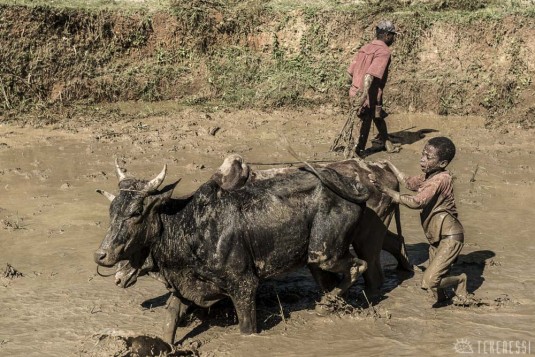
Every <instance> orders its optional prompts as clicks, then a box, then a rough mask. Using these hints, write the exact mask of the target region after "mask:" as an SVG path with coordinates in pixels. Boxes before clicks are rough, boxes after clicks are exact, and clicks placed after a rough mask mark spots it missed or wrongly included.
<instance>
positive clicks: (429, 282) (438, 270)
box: [422, 238, 464, 289]
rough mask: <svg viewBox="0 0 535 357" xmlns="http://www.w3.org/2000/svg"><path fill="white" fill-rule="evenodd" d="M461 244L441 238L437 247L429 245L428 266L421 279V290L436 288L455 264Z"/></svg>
mask: <svg viewBox="0 0 535 357" xmlns="http://www.w3.org/2000/svg"><path fill="white" fill-rule="evenodd" d="M463 245H464V244H463V243H462V242H460V241H458V240H455V239H453V238H443V239H441V240H440V241H439V243H438V246H435V245H432V244H431V245H429V266H428V267H427V269H426V270H425V272H424V276H423V278H422V289H431V288H437V287H438V285H439V284H440V280H442V278H443V277H445V276H446V274H448V272H449V270H450V268H451V266H452V264H453V263H454V262H455V260H456V259H457V257H458V256H459V253H461V249H463Z"/></svg>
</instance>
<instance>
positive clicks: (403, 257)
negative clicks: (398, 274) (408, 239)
mask: <svg viewBox="0 0 535 357" xmlns="http://www.w3.org/2000/svg"><path fill="white" fill-rule="evenodd" d="M394 219H395V220H396V233H397V235H398V237H397V239H398V244H399V255H400V256H399V258H398V259H397V260H398V269H403V270H406V271H414V269H413V266H412V264H411V263H410V261H409V255H408V254H407V248H406V247H405V238H404V237H403V234H402V232H401V214H400V210H399V203H396V204H395V207H394Z"/></svg>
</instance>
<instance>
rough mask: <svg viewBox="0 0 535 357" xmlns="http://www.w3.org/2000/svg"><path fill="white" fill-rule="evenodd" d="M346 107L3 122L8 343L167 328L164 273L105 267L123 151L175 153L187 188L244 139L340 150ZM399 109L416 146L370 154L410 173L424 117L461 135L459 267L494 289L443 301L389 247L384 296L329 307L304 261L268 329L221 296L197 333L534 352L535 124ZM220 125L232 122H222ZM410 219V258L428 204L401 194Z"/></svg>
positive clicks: (418, 252)
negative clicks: (157, 277)
mask: <svg viewBox="0 0 535 357" xmlns="http://www.w3.org/2000/svg"><path fill="white" fill-rule="evenodd" d="M344 120H345V118H344V117H343V116H342V115H340V114H337V113H336V112H333V111H331V110H328V109H325V110H323V111H319V112H315V113H312V112H291V111H283V112H273V113H261V112H245V111H243V112H232V113H223V112H215V113H209V114H205V113H201V112H196V111H183V112H179V113H176V114H173V115H169V116H167V117H154V118H148V119H142V120H141V119H140V120H130V121H121V122H117V123H96V124H91V123H89V124H87V125H86V126H85V127H84V128H82V129H80V128H77V129H73V128H70V127H69V125H68V124H67V125H64V126H63V128H61V129H59V128H46V129H29V128H19V127H14V126H5V125H4V126H0V220H1V222H0V270H1V271H2V272H3V269H4V267H5V266H6V265H7V264H8V263H9V264H10V265H11V266H13V267H14V268H15V269H16V270H18V271H19V272H21V273H22V274H23V276H22V277H18V278H13V279H8V278H4V277H2V278H0V355H2V356H78V355H88V356H89V355H91V356H107V355H113V354H114V352H113V351H111V350H109V349H106V347H105V346H104V345H105V341H104V339H103V338H102V336H106V335H110V334H112V333H114V334H128V333H130V334H138V335H139V334H149V335H159V334H160V333H161V320H162V318H163V316H164V312H165V307H164V305H165V298H166V295H165V294H166V290H165V289H164V287H163V285H162V284H160V283H158V282H157V281H154V280H151V279H150V278H142V279H140V280H139V282H138V283H137V284H136V285H135V286H134V287H132V288H129V289H126V290H124V289H119V288H117V287H115V286H114V284H113V278H108V279H104V278H101V277H98V276H96V273H95V264H94V263H93V258H92V254H93V251H94V250H95V249H96V248H97V247H98V245H99V243H100V241H101V239H102V238H103V237H104V234H105V231H106V228H107V223H108V201H107V200H106V199H105V198H103V197H102V196H100V195H98V194H96V193H95V189H97V188H100V189H105V190H107V191H109V192H115V190H116V185H117V181H116V178H115V175H114V170H113V160H114V158H115V157H119V159H121V160H123V159H124V160H125V162H126V163H125V166H126V167H127V168H128V169H129V171H130V172H131V173H132V174H133V175H135V176H136V177H142V178H150V177H152V176H154V175H155V174H156V173H158V172H159V171H160V170H161V167H162V165H163V164H164V163H167V164H168V165H169V172H168V181H169V182H170V181H171V180H173V179H177V178H179V177H181V178H182V181H181V183H180V185H179V187H178V188H177V190H176V192H175V195H180V194H184V193H187V192H190V191H191V190H194V189H195V188H196V187H198V186H199V184H200V183H201V182H203V181H204V180H206V179H207V178H208V177H209V176H210V175H211V173H212V172H213V171H214V170H215V169H216V168H217V167H218V166H219V164H220V163H221V161H222V160H223V158H224V157H225V156H226V155H227V154H228V153H231V152H236V153H240V154H242V155H243V156H244V157H245V158H246V160H248V161H250V162H256V163H261V162H264V163H265V162H268V163H269V162H286V161H293V160H294V159H293V158H292V157H291V156H290V155H288V154H287V153H286V152H285V151H284V144H283V141H282V140H281V139H280V138H281V137H283V136H285V137H287V138H288V140H289V141H290V142H291V143H292V146H293V147H294V148H295V150H296V151H297V152H298V153H300V154H301V155H302V156H303V157H304V158H306V159H310V160H313V159H316V160H320V159H333V158H336V156H335V155H334V154H332V153H328V147H329V146H330V144H331V141H332V139H333V138H334V137H335V135H336V134H337V132H338V130H339V129H340V128H341V126H342V125H343V123H344ZM388 120H389V129H390V131H391V132H394V133H396V132H397V135H398V136H399V137H400V140H401V141H402V147H403V150H402V151H401V152H400V153H399V154H393V155H388V154H385V153H377V154H374V155H372V156H371V157H370V158H369V159H370V160H376V159H382V158H389V159H390V160H392V161H393V162H395V163H397V164H398V166H399V167H400V168H401V169H402V170H404V171H405V172H406V173H412V174H417V173H418V172H419V171H418V170H419V169H418V157H419V153H420V152H421V150H422V148H423V145H424V143H425V138H422V136H424V135H422V132H421V131H420V132H419V131H418V130H421V129H432V130H436V132H430V133H427V134H425V136H426V137H432V136H435V135H448V136H450V137H451V138H452V139H453V140H454V142H455V143H456V144H457V147H458V154H457V157H456V158H455V160H454V162H453V163H452V164H451V165H450V169H451V171H452V172H453V173H454V176H455V189H456V197H457V201H458V208H459V211H460V214H461V220H462V222H463V224H464V226H465V228H466V236H467V243H466V245H465V248H464V249H463V252H462V255H461V257H460V259H459V262H458V264H457V265H456V267H455V271H456V272H460V271H464V272H466V273H467V274H468V276H469V279H470V283H469V290H470V291H472V292H474V293H475V294H476V296H477V297H478V298H481V299H482V302H483V303H484V304H483V305H482V306H479V307H470V308H459V307H454V306H452V305H447V306H442V307H439V308H433V307H432V306H431V305H432V301H431V299H430V298H429V297H428V296H427V295H426V294H425V293H424V292H423V291H422V290H421V289H420V288H419V283H420V279H421V273H419V272H417V273H415V274H414V276H406V275H402V274H400V273H398V272H396V271H395V269H394V268H395V264H394V262H393V260H392V258H391V257H389V256H388V255H387V254H386V253H385V254H384V255H383V266H384V269H385V274H386V277H387V282H386V284H385V287H384V289H383V296H382V297H375V298H373V297H370V299H371V302H372V305H373V308H372V309H365V310H363V311H361V313H359V314H354V313H347V314H336V315H333V316H331V317H327V318H321V317H318V316H316V315H315V314H314V313H313V306H314V300H315V299H316V298H317V291H316V290H315V285H314V283H313V282H312V280H311V278H310V276H309V274H308V273H307V272H306V271H304V270H303V271H298V272H295V273H293V274H291V275H289V276H287V277H283V278H280V279H277V280H273V281H269V282H266V283H265V284H264V285H263V286H262V287H261V289H260V294H259V295H260V296H259V310H260V311H259V321H260V329H261V332H260V333H259V334H257V335H254V336H241V335H240V334H239V333H238V330H237V325H236V321H235V315H234V312H233V310H232V307H231V306H230V305H229V304H228V302H227V303H225V302H222V303H220V304H218V305H217V306H214V307H213V308H212V309H211V310H210V311H209V312H204V313H203V312H196V313H195V314H194V315H193V316H192V317H191V318H190V319H189V320H188V324H187V326H185V327H182V328H180V329H179V332H178V339H179V340H181V342H182V343H183V345H184V346H189V347H190V348H192V349H195V350H197V351H198V353H199V354H201V355H208V356H210V355H214V356H215V355H217V356H220V355H228V356H250V355H257V356H293V355H300V356H301V355H310V356H323V355H337V356H352V355H356V354H357V353H359V354H362V353H364V354H365V355H368V354H376V355H384V354H387V353H394V354H398V355H409V354H410V355H423V354H433V355H448V356H450V355H454V354H455V353H456V350H455V347H457V349H458V350H460V349H463V348H464V349H465V350H467V349H468V347H471V348H472V351H473V352H475V353H478V352H479V353H484V352H487V353H496V352H502V354H506V353H507V352H513V353H514V352H517V351H518V352H528V348H530V349H531V352H532V353H535V333H534V332H533V330H534V328H533V326H534V325H535V318H534V317H533V315H534V313H535V306H534V297H535V296H534V295H535V293H534V288H533V285H534V283H535V278H534V273H535V268H533V266H532V265H531V262H532V256H533V255H534V254H535V242H534V240H533V237H532V235H533V232H534V231H535V223H533V222H534V221H533V218H532V217H533V216H535V208H534V206H533V202H534V198H535V190H534V181H535V164H534V162H535V160H534V159H535V144H534V143H533V142H532V140H531V137H532V135H533V132H528V133H524V132H521V131H519V130H511V131H510V132H509V133H506V134H503V133H497V132H488V131H486V130H484V129H482V120H481V119H479V118H453V117H448V118H445V117H434V116H428V115H392V116H391V117H389V119H388ZM214 128H219V129H218V130H217V131H216V133H215V135H211V134H210V132H211V131H212V132H213V129H214ZM429 131H431V130H429ZM255 167H256V168H264V167H265V166H260V165H257V166H255ZM476 168H477V172H476ZM474 172H475V175H474ZM471 181H473V182H471ZM402 219H403V231H404V235H405V237H406V241H407V245H408V249H409V254H410V257H411V260H412V261H413V263H415V264H422V263H424V262H425V260H426V259H427V245H426V244H425V239H424V236H423V233H422V231H421V228H420V226H419V217H418V213H417V212H415V211H410V210H408V209H402ZM278 299H280V300H281V304H280V305H279V303H278ZM365 299H366V298H365V297H364V294H362V292H361V284H358V285H357V286H356V287H354V288H352V289H351V293H350V297H349V301H350V302H351V303H352V304H353V306H360V305H362V306H366V305H365V304H362V303H363V302H365ZM359 304H360V305H359ZM281 308H282V309H283V311H284V320H283V319H282V318H281V315H280V309H281ZM203 314H204V315H203ZM203 316H204V317H203ZM202 321H205V323H203V322H202ZM461 340H462V341H464V344H461ZM499 341H507V342H509V341H512V343H511V344H509V343H508V344H506V345H505V346H504V344H503V342H499ZM500 343H501V344H500ZM108 347H109V346H108ZM500 348H501V350H500Z"/></svg>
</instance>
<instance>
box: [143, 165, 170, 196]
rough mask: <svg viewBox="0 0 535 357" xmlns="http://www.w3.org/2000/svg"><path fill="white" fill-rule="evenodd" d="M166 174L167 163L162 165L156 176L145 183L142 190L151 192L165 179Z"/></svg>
mask: <svg viewBox="0 0 535 357" xmlns="http://www.w3.org/2000/svg"><path fill="white" fill-rule="evenodd" d="M166 174H167V165H163V170H162V172H160V173H159V174H158V176H156V178H154V179H152V180H151V181H149V183H147V185H146V186H145V188H144V189H143V191H145V192H152V191H154V190H156V189H157V188H158V187H160V185H161V184H162V182H163V180H164V179H165V175H166Z"/></svg>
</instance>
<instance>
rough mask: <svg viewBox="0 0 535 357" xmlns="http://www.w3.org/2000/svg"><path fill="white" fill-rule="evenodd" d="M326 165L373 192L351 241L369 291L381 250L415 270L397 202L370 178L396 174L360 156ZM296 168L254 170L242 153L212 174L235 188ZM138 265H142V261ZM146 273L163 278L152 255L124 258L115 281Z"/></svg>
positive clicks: (128, 282) (125, 282) (376, 281)
mask: <svg viewBox="0 0 535 357" xmlns="http://www.w3.org/2000/svg"><path fill="white" fill-rule="evenodd" d="M327 167H329V168H331V169H334V170H335V171H337V172H338V173H339V174H341V175H344V176H346V177H348V178H350V179H352V180H357V181H359V182H361V183H362V184H364V185H365V187H366V188H367V189H368V190H369V192H370V198H369V199H368V201H367V202H366V206H367V207H366V208H365V210H364V213H363V216H362V218H361V224H359V226H358V228H357V230H356V232H355V235H354V237H353V241H352V244H353V247H354V250H355V252H356V253H357V256H358V257H359V258H361V259H363V260H365V261H366V262H367V263H368V264H367V265H368V268H367V270H366V271H365V272H364V280H365V283H366V289H367V290H368V292H371V293H373V292H376V291H377V289H378V288H379V287H380V286H381V284H382V283H383V280H384V277H383V271H382V267H381V262H380V252H381V250H386V251H388V252H389V253H391V254H392V255H393V256H394V257H395V258H396V260H397V261H398V268H400V269H403V270H407V271H412V265H411V264H410V263H409V260H408V257H407V252H406V248H405V243H404V239H403V236H402V234H401V224H400V217H399V206H398V205H396V204H394V203H393V202H392V200H391V199H390V198H389V197H388V196H386V195H383V194H381V193H380V192H379V191H378V190H377V189H376V187H375V186H374V185H373V184H372V183H371V181H370V180H369V178H368V175H369V174H373V175H375V176H376V177H377V179H378V180H379V181H380V182H382V183H383V185H384V186H386V187H390V188H392V189H396V190H397V189H399V186H398V182H397V179H396V177H395V176H394V174H393V173H392V172H391V171H389V169H388V168H387V167H386V166H384V165H381V164H377V163H374V162H371V161H364V160H361V159H352V160H345V161H340V162H334V163H331V164H328V165H327ZM296 171H297V168H278V169H268V170H259V171H253V170H251V169H250V167H249V166H248V165H246V164H245V163H244V162H243V159H242V158H241V156H239V155H230V156H228V157H227V158H226V159H225V161H224V163H223V165H221V167H220V168H219V170H218V171H217V172H216V173H215V174H214V175H213V176H212V179H213V180H214V181H215V182H217V183H218V185H219V186H220V187H221V188H223V189H225V190H236V189H239V188H241V187H243V186H244V185H246V184H248V183H252V182H256V181H259V180H265V179H269V178H272V177H274V176H279V175H286V174H289V173H292V172H296ZM393 217H395V221H396V227H397V232H396V233H392V232H390V231H389V230H388V229H387V228H388V226H389V224H390V221H391V219H392V218H393ZM135 265H136V266H139V265H140V263H139V262H138V263H137V264H135ZM147 273H148V274H150V275H151V276H152V277H154V278H156V279H159V280H161V277H160V276H159V274H158V272H157V268H156V267H155V266H154V264H153V262H152V259H150V257H149V258H148V259H147V261H146V262H145V263H144V264H143V267H142V268H141V269H134V268H133V267H132V266H131V263H130V262H129V261H122V262H120V263H119V264H118V265H117V273H116V274H115V281H116V284H117V285H118V286H120V287H123V288H127V287H129V286H132V285H133V284H134V283H135V282H136V280H137V277H138V276H142V275H144V274H147Z"/></svg>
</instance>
